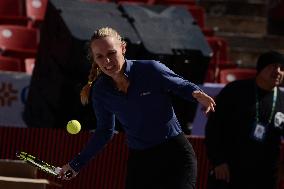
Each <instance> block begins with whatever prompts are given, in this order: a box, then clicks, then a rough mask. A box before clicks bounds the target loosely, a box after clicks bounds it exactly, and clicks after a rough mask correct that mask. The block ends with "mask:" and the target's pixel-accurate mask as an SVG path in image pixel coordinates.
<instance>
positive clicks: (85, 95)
mask: <svg viewBox="0 0 284 189" xmlns="http://www.w3.org/2000/svg"><path fill="white" fill-rule="evenodd" d="M99 74H100V69H99V67H98V65H97V64H96V63H93V64H92V68H91V71H90V74H89V77H88V83H87V84H86V85H85V86H84V87H83V88H82V90H81V93H80V97H81V103H82V104H83V105H87V104H88V103H89V97H90V91H91V87H92V83H93V81H95V80H96V78H97V77H98V75H99Z"/></svg>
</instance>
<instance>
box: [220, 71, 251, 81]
mask: <svg viewBox="0 0 284 189" xmlns="http://www.w3.org/2000/svg"><path fill="white" fill-rule="evenodd" d="M255 76H256V70H255V69H249V68H235V69H223V70H221V71H220V83H224V84H227V83H229V82H232V81H234V80H239V79H249V78H253V77H255Z"/></svg>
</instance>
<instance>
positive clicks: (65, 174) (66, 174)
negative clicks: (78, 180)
mask: <svg viewBox="0 0 284 189" xmlns="http://www.w3.org/2000/svg"><path fill="white" fill-rule="evenodd" d="M77 174H78V173H77V172H75V171H74V170H73V169H72V168H71V167H70V165H69V164H66V165H63V166H62V167H61V170H60V172H59V174H58V175H59V176H58V177H59V178H61V179H62V180H71V179H73V178H75V177H76V175H77Z"/></svg>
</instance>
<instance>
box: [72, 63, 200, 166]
mask: <svg viewBox="0 0 284 189" xmlns="http://www.w3.org/2000/svg"><path fill="white" fill-rule="evenodd" d="M124 68H125V70H124V74H125V76H126V77H127V78H128V80H129V82H130V85H129V87H128V91H127V93H126V94H125V93H122V92H119V91H118V90H117V89H116V87H115V84H114V82H113V80H112V79H111V78H110V77H109V76H107V75H105V74H101V75H100V76H99V77H98V78H97V79H96V81H95V83H94V85H93V88H92V93H91V94H92V96H91V98H92V103H93V109H94V111H95V115H96V118H97V128H96V130H95V132H94V134H93V135H92V136H91V138H90V140H89V142H88V143H87V145H86V146H85V148H84V149H83V150H82V152H81V153H80V154H79V155H78V156H76V157H75V158H74V159H73V160H72V161H71V162H70V163H69V164H70V166H71V167H72V168H73V169H74V170H75V171H79V170H80V168H81V167H82V166H83V165H85V164H86V163H87V162H88V161H89V160H90V159H91V158H92V157H93V156H95V155H96V154H97V153H98V152H99V151H100V150H101V149H102V148H103V146H104V145H105V144H106V143H107V142H108V141H109V140H110V139H111V137H112V136H113V134H114V127H115V117H116V118H117V119H118V120H119V121H120V122H121V124H122V127H123V129H124V131H125V133H126V135H127V143H128V146H129V147H130V148H132V149H147V148H150V147H152V146H155V145H157V144H160V143H163V142H164V141H166V140H167V139H168V138H171V137H174V136H177V135H178V134H180V133H181V132H182V130H181V127H180V125H179V122H178V120H177V118H176V115H175V113H174V110H173V106H172V103H171V97H170V95H169V92H171V93H174V94H176V95H178V96H180V97H182V98H184V99H186V100H189V101H196V100H195V99H194V98H193V97H192V92H193V91H196V90H201V89H200V88H199V87H198V86H197V85H195V84H193V83H191V82H189V81H188V80H185V79H183V78H182V77H181V76H179V75H177V74H175V73H174V72H173V71H172V70H170V69H169V68H168V67H166V66H165V65H164V64H162V63H160V62H158V61H154V60H140V61H137V60H126V62H125V66H124Z"/></svg>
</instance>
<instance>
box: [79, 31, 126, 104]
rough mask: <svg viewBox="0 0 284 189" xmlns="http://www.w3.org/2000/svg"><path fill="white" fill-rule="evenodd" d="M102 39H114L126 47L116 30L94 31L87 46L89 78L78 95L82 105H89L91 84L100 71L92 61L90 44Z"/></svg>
mask: <svg viewBox="0 0 284 189" xmlns="http://www.w3.org/2000/svg"><path fill="white" fill-rule="evenodd" d="M104 37H114V38H116V39H117V40H118V41H120V42H121V43H122V44H123V45H126V42H125V41H124V40H123V39H122V37H121V36H120V35H119V33H118V32H117V31H116V30H114V29H113V28H110V27H104V28H100V29H98V30H96V31H95V32H94V33H93V35H92V37H91V40H90V42H89V44H88V58H89V60H90V61H91V63H92V68H91V70H90V73H89V76H88V82H87V84H86V85H85V86H84V87H83V88H82V90H81V93H80V97H81V103H82V104H83V105H86V104H88V103H89V96H90V90H91V86H92V83H93V81H95V80H96V78H97V77H98V75H99V74H100V73H101V70H100V69H99V67H98V65H97V64H96V63H95V61H94V57H93V54H92V50H91V43H92V42H93V41H94V40H96V39H101V38H104Z"/></svg>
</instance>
